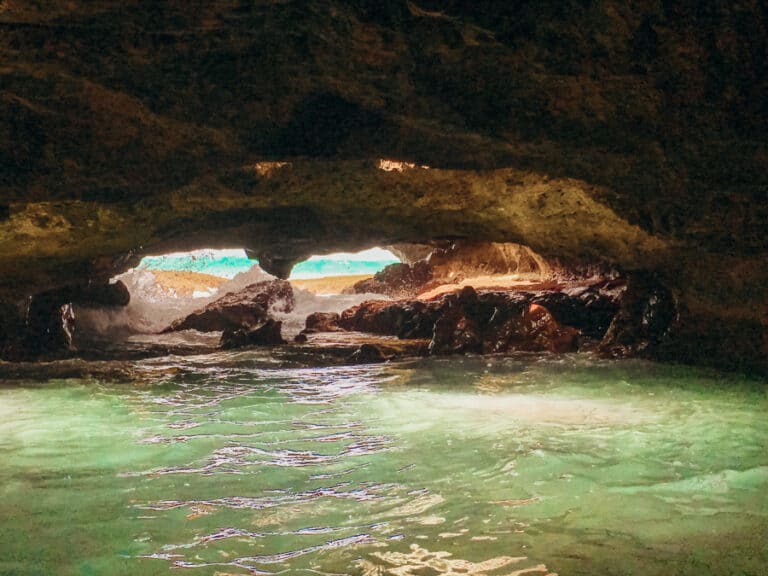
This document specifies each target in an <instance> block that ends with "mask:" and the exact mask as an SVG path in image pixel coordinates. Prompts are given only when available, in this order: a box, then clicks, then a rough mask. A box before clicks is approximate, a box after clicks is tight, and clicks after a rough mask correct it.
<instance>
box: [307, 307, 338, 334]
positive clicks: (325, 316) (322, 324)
mask: <svg viewBox="0 0 768 576" xmlns="http://www.w3.org/2000/svg"><path fill="white" fill-rule="evenodd" d="M340 319H341V316H340V315H339V314H337V313H336V312H313V313H312V314H310V315H309V316H307V319H306V321H305V324H304V330H302V332H303V333H305V334H311V333H313V332H339V331H341V330H344V329H343V328H341V327H340V326H339V320H340Z"/></svg>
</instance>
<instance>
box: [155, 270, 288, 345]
mask: <svg viewBox="0 0 768 576" xmlns="http://www.w3.org/2000/svg"><path fill="white" fill-rule="evenodd" d="M294 304H295V301H294V296H293V288H291V285H290V283H288V282H286V281H285V280H264V281H262V282H256V283H255V284H250V285H248V286H246V287H245V288H243V289H242V290H239V291H237V292H229V293H227V294H225V295H224V296H222V297H221V298H218V299H216V300H214V301H213V302H211V303H210V304H207V305H206V306H205V307H204V308H202V309H201V310H197V311H195V312H193V313H192V314H189V315H187V316H186V317H184V318H182V319H180V320H177V321H176V322H174V323H173V324H171V325H170V326H169V327H168V328H166V329H165V330H163V332H177V331H179V330H198V331H200V332H220V331H223V330H236V329H244V330H250V329H253V328H255V327H257V326H260V325H261V324H263V323H264V322H266V321H267V320H268V319H269V314H270V311H272V310H277V311H279V312H290V311H291V310H293V306H294Z"/></svg>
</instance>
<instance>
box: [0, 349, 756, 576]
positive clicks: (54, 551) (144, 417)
mask: <svg viewBox="0 0 768 576" xmlns="http://www.w3.org/2000/svg"><path fill="white" fill-rule="evenodd" d="M133 369H134V372H133V373H134V374H135V375H134V376H133V377H132V378H130V379H128V380H125V379H121V381H119V382H110V381H100V380H90V379H89V380H83V379H70V380H48V381H44V382H36V383H35V382H29V381H6V382H4V383H3V386H2V387H1V388H0V459H1V460H0V461H1V462H2V467H0V574H3V575H5V574H9V575H10V574H14V575H27V574H46V575H48V574H62V575H91V574H94V575H95V574H99V575H101V574H109V575H112V574H115V575H150V574H168V573H173V574H180V575H184V574H189V575H190V576H194V575H198V574H199V575H207V574H219V575H227V574H277V573H280V574H370V575H373V574H381V575H385V574H386V575H390V574H391V575H407V574H414V575H417V574H418V575H420V576H423V575H431V574H475V575H481V574H487V575H489V576H490V575H508V574H553V573H557V574H560V575H561V576H565V575H594V574H603V575H606V574H607V575H610V574H616V575H619V574H621V575H625V574H642V575H645V574H659V575H661V574H665V575H666V574H691V575H694V574H695V575H715V574H717V575H721V574H734V575H736V574H739V575H756V576H757V575H762V574H766V573H767V570H766V566H768V545H767V544H766V542H768V497H767V492H766V490H767V489H768V450H767V448H768V418H766V409H767V408H768V396H767V395H766V387H765V383H764V382H761V381H755V380H747V379H744V378H741V377H737V376H722V375H719V374H717V373H714V372H703V371H699V370H695V369H691V368H680V367H669V366H667V367H664V366H657V365H652V364H646V363H639V362H637V363H636V362H624V363H614V362H598V361H595V360H592V359H589V358H585V357H583V356H573V357H567V358H566V359H564V360H563V359H559V360H555V359H552V358H547V357H544V358H541V357H535V356H524V357H519V358H504V359H502V358H492V359H488V358H464V359H455V358H454V359H437V360H435V359H428V360H420V361H415V362H407V363H401V364H391V365H378V366H356V367H333V368H322V369H318V368H304V367H300V366H295V365H286V364H284V363H279V362H277V361H276V360H275V358H273V357H270V356H269V355H268V354H265V353H263V352H238V353H230V354H216V355H212V356H198V357H191V358H184V359H180V358H163V359H156V360H147V361H142V362H140V363H136V364H135V365H133Z"/></svg>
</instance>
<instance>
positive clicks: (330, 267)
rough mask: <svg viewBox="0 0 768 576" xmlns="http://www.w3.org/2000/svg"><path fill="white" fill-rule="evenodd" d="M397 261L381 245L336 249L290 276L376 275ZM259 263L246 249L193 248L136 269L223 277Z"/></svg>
mask: <svg viewBox="0 0 768 576" xmlns="http://www.w3.org/2000/svg"><path fill="white" fill-rule="evenodd" d="M396 262H399V260H398V259H397V258H396V257H395V255H394V254H392V252H390V251H388V250H383V249H381V248H372V249H370V250H364V251H362V252H357V253H349V252H337V253H335V254H326V255H323V256H312V257H311V258H309V259H307V260H304V261H303V262H299V263H297V264H296V265H295V266H294V267H293V270H292V272H291V279H294V280H297V279H302V278H322V277H324V276H340V275H347V274H375V273H376V272H378V271H379V270H381V269H383V268H384V267H386V266H387V265H389V264H394V263H396ZM258 263H259V262H258V260H256V259H253V260H252V259H249V258H248V256H246V254H245V250H196V251H194V252H176V253H173V254H166V255H163V256H147V257H145V258H144V259H143V260H142V262H141V264H140V265H139V269H142V270H182V271H187V272H203V273H205V274H212V275H214V276H221V277H223V278H233V277H234V276H236V275H237V274H240V273H242V272H246V271H248V270H250V269H251V267H253V266H254V265H257V264H258Z"/></svg>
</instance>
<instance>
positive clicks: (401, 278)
mask: <svg viewBox="0 0 768 576" xmlns="http://www.w3.org/2000/svg"><path fill="white" fill-rule="evenodd" d="M431 279H432V267H431V265H430V264H429V263H427V262H425V261H423V260H421V261H418V262H416V263H414V264H405V263H397V264H390V265H389V266H387V267H386V268H384V269H383V270H381V271H379V272H377V273H376V274H375V275H374V276H373V278H368V279H366V280H361V281H360V282H357V283H356V284H355V285H354V286H352V290H351V291H352V292H353V293H355V294H369V293H370V294H385V295H387V296H392V297H394V298H407V297H409V296H415V295H416V293H418V292H419V291H420V290H421V289H422V288H423V287H424V286H425V285H426V284H427V283H428V282H429V281H430V280H431Z"/></svg>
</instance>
